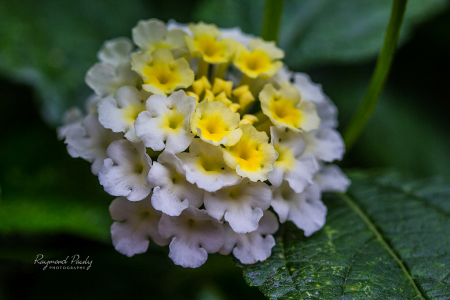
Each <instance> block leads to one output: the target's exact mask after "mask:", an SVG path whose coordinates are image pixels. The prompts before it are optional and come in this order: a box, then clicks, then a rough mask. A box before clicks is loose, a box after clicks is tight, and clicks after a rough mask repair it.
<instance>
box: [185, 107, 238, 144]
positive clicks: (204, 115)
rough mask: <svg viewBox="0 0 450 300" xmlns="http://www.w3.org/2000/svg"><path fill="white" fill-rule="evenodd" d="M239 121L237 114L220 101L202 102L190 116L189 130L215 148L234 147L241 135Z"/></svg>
mask: <svg viewBox="0 0 450 300" xmlns="http://www.w3.org/2000/svg"><path fill="white" fill-rule="evenodd" d="M239 119H240V118H239V114H238V113H233V112H232V111H231V110H230V109H229V108H228V106H226V105H225V104H224V103H222V102H221V101H202V102H200V103H199V104H198V105H197V108H196V110H195V112H194V113H193V114H192V116H191V130H192V132H193V133H194V134H196V135H198V136H200V138H201V139H202V140H204V141H205V142H208V143H210V144H213V145H215V146H217V145H220V144H222V145H234V144H236V143H237V142H238V141H239V139H240V138H241V135H242V131H241V129H239V128H238V126H239Z"/></svg>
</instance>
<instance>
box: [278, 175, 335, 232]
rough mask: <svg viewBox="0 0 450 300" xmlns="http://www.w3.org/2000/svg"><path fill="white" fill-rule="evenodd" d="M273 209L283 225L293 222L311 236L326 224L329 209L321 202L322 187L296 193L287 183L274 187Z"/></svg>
mask: <svg viewBox="0 0 450 300" xmlns="http://www.w3.org/2000/svg"><path fill="white" fill-rule="evenodd" d="M272 191H273V199H272V203H271V205H272V207H273V209H274V210H275V212H276V213H277V214H278V218H279V219H280V222H281V223H284V222H286V221H292V222H293V223H294V224H295V225H296V226H297V227H298V228H300V229H303V231H304V232H305V236H310V235H311V234H313V233H314V232H316V231H317V230H319V229H320V228H322V226H323V225H324V224H325V217H326V214H327V208H326V206H325V205H324V204H323V202H322V200H321V191H320V187H319V186H318V185H317V184H315V183H314V184H312V185H310V186H309V187H307V188H306V189H305V190H304V191H303V192H302V193H296V192H295V191H294V190H293V189H292V188H291V187H290V186H289V185H288V184H287V183H286V182H284V183H283V184H281V186H279V187H275V186H274V187H272Z"/></svg>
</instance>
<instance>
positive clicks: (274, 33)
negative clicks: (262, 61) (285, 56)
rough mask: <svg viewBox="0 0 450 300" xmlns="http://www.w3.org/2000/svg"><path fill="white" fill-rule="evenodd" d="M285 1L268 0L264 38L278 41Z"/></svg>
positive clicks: (263, 30) (265, 10) (265, 8)
mask: <svg viewBox="0 0 450 300" xmlns="http://www.w3.org/2000/svg"><path fill="white" fill-rule="evenodd" d="M283 2H284V0H266V4H265V7H264V21H263V28H262V38H263V39H264V40H266V41H274V42H277V40H278V32H279V31H280V24H281V15H282V13H283Z"/></svg>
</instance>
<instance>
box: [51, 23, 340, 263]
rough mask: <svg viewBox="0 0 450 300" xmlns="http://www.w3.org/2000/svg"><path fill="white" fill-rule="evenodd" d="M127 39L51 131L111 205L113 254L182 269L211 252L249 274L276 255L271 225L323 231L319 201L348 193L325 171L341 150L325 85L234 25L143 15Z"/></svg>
mask: <svg viewBox="0 0 450 300" xmlns="http://www.w3.org/2000/svg"><path fill="white" fill-rule="evenodd" d="M132 36H133V42H134V44H133V43H132V42H131V41H130V40H128V39H127V38H118V39H115V40H112V41H108V42H106V43H105V44H104V46H103V47H102V49H101V50H100V52H99V53H98V58H99V60H100V62H98V63H96V64H95V65H94V66H93V67H92V68H91V69H90V70H89V71H88V73H87V75H86V83H87V84H88V85H89V86H90V87H91V88H92V90H93V91H94V94H93V95H92V96H91V97H90V98H89V99H88V101H87V107H86V115H85V114H84V113H83V112H82V111H81V110H79V109H71V110H69V111H68V112H67V113H66V116H65V117H64V125H63V126H62V127H60V128H59V129H58V136H59V137H60V138H61V139H63V138H64V139H65V143H66V144H67V149H68V152H69V154H70V155H71V156H72V157H81V158H83V159H85V160H87V161H89V162H91V163H92V173H94V174H95V175H98V177H99V181H100V184H101V185H102V186H103V187H104V189H105V191H106V192H108V193H109V194H111V195H113V196H117V197H118V198H116V199H115V200H114V201H113V202H112V204H111V206H110V212H111V216H112V218H113V219H114V221H115V222H114V223H113V225H112V226H111V235H112V241H113V244H114V246H115V248H116V249H117V251H119V252H120V253H123V254H125V255H127V256H133V255H135V254H138V253H143V252H145V251H146V250H147V248H148V246H149V239H151V240H153V242H154V243H156V244H158V245H161V246H164V245H168V244H169V248H170V254H169V257H170V258H171V259H172V260H173V261H174V263H175V264H177V265H181V266H183V267H199V266H201V265H202V264H203V263H204V262H205V261H206V259H207V256H208V253H215V252H219V253H221V254H230V253H231V252H232V253H233V255H234V256H235V257H236V258H238V259H239V260H240V261H241V262H242V263H244V264H251V263H255V262H257V261H262V260H265V259H267V258H268V257H269V256H270V253H271V249H272V247H273V246H274V245H275V240H274V238H273V236H272V235H273V234H274V233H275V232H276V231H277V230H278V227H279V222H281V223H284V222H286V221H292V222H293V223H294V224H295V225H296V226H297V227H298V228H300V229H302V230H304V232H305V235H306V236H309V235H311V234H313V233H314V232H315V231H317V230H319V229H320V228H321V227H322V226H323V225H324V223H325V216H326V211H327V209H326V207H325V206H324V204H323V203H322V201H321V194H322V192H324V191H345V190H346V188H347V187H348V185H349V180H348V179H347V178H346V177H345V175H344V174H343V173H342V172H341V170H340V169H339V168H338V167H337V166H336V165H330V164H327V163H330V162H332V161H334V160H340V159H341V158H342V156H343V153H344V143H343V141H342V139H341V136H340V135H339V133H338V132H337V131H336V127H337V118H336V114H337V110H336V107H335V106H334V105H333V104H332V102H331V101H330V99H329V98H327V96H325V95H324V93H323V92H322V89H321V87H320V85H317V84H314V83H312V82H311V80H310V78H309V77H308V76H307V75H305V74H302V73H292V72H290V71H288V70H287V69H286V68H285V67H283V63H282V61H281V59H282V58H283V57H284V52H283V50H281V49H279V48H277V47H276V45H275V43H273V42H266V41H263V40H262V39H260V38H255V37H252V36H249V35H246V34H243V33H242V32H241V31H240V30H239V29H237V28H235V29H223V30H220V29H218V28H217V27H216V26H215V25H208V24H204V23H202V22H200V23H198V24H190V25H189V26H184V25H180V24H177V23H175V22H169V23H168V24H164V23H163V22H161V21H159V20H155V19H151V20H148V21H140V22H139V23H138V24H137V26H136V27H134V28H133V30H132ZM272 211H273V212H275V213H276V215H278V217H277V216H276V215H275V214H274V213H273V212H272Z"/></svg>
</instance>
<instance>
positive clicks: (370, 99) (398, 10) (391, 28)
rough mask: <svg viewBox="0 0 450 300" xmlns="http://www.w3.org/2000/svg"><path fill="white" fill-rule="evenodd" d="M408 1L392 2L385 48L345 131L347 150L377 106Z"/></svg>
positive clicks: (397, 0)
mask: <svg viewBox="0 0 450 300" xmlns="http://www.w3.org/2000/svg"><path fill="white" fill-rule="evenodd" d="M407 2H408V0H394V2H393V4H392V10H391V17H390V19H389V25H388V28H387V32H386V36H385V38H384V43H383V48H382V49H381V52H380V55H379V56H378V60H377V64H376V66H375V70H374V72H373V75H372V78H371V80H370V83H369V87H368V88H367V91H366V94H365V95H364V98H363V100H362V102H361V104H360V106H359V108H358V110H357V111H356V113H355V114H354V115H353V118H352V119H351V121H350V123H349V125H348V126H347V128H346V129H345V131H344V142H345V145H346V147H347V151H348V150H350V148H351V147H352V146H353V145H354V143H355V142H356V140H357V138H358V137H359V135H360V134H361V132H362V130H363V129H364V127H365V126H366V124H367V122H368V121H369V119H370V116H371V115H372V113H373V111H374V110H375V107H376V106H377V103H378V100H379V98H380V94H381V92H382V90H383V87H384V84H385V83H386V78H387V76H388V74H389V70H390V68H391V64H392V59H393V57H394V53H395V50H396V47H397V43H398V37H399V35H400V28H401V27H402V22H403V17H404V15H405V10H406V4H407Z"/></svg>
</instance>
